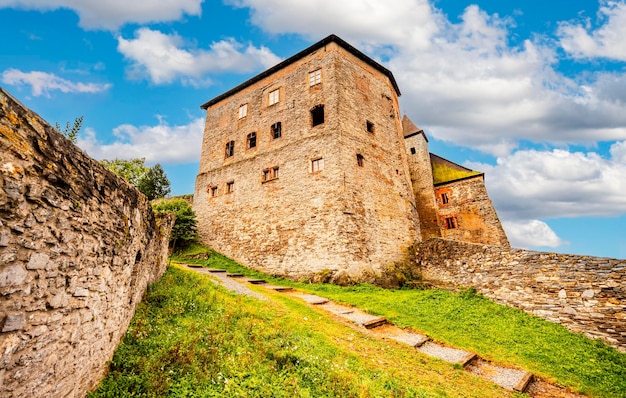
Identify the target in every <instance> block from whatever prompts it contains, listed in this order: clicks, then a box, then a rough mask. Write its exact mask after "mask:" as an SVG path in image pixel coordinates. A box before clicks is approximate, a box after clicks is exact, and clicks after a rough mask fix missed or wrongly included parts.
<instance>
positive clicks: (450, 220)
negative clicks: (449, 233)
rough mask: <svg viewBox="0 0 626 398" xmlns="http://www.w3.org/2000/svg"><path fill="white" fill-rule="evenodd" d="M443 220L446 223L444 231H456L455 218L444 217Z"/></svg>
mask: <svg viewBox="0 0 626 398" xmlns="http://www.w3.org/2000/svg"><path fill="white" fill-rule="evenodd" d="M444 220H445V222H446V229H456V228H457V227H458V224H457V221H456V217H446V218H445V219H444Z"/></svg>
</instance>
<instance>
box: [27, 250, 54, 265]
mask: <svg viewBox="0 0 626 398" xmlns="http://www.w3.org/2000/svg"><path fill="white" fill-rule="evenodd" d="M48 260H50V256H48V255H47V254H45V253H33V254H31V256H30V260H29V261H28V264H26V269H45V268H46V265H47V264H48Z"/></svg>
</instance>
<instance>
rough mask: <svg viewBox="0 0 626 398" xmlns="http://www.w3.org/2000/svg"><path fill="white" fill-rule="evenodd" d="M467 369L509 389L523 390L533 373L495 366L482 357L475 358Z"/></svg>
mask: <svg viewBox="0 0 626 398" xmlns="http://www.w3.org/2000/svg"><path fill="white" fill-rule="evenodd" d="M467 370H468V371H469V372H470V373H473V374H475V375H476V376H479V377H481V378H483V379H486V380H489V381H491V382H493V383H495V384H497V385H499V386H500V387H502V388H505V389H507V390H510V391H518V392H524V391H525V390H526V387H528V385H529V384H530V382H531V381H532V378H533V375H532V373H529V372H527V371H525V370H520V369H511V368H505V367H502V366H497V365H494V364H492V363H491V362H489V361H485V360H484V359H476V360H475V361H473V362H472V363H471V364H470V365H468V367H467Z"/></svg>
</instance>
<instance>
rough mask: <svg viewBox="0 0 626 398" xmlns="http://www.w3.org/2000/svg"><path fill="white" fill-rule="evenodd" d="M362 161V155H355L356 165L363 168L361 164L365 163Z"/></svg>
mask: <svg viewBox="0 0 626 398" xmlns="http://www.w3.org/2000/svg"><path fill="white" fill-rule="evenodd" d="M363 159H364V158H363V155H361V154H360V153H357V154H356V164H357V165H358V166H359V167H363V164H364V163H365V162H364V160H363Z"/></svg>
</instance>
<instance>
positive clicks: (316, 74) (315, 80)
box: [309, 69, 322, 87]
mask: <svg viewBox="0 0 626 398" xmlns="http://www.w3.org/2000/svg"><path fill="white" fill-rule="evenodd" d="M321 82H322V70H321V69H318V70H314V71H313V72H310V73H309V86H311V87H313V86H315V85H316V84H320V83H321Z"/></svg>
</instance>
